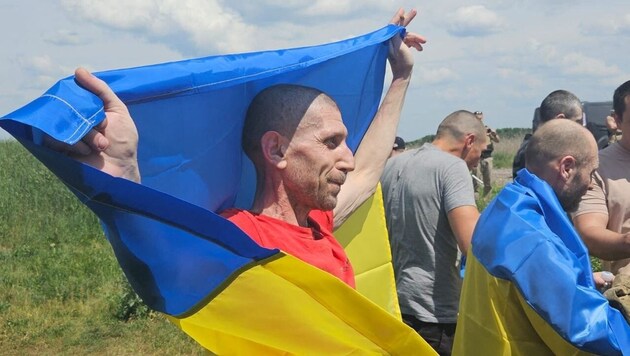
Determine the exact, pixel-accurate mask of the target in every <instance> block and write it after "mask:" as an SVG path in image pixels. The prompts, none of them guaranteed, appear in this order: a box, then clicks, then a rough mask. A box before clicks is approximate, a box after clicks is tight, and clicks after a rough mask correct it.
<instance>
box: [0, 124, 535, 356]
mask: <svg viewBox="0 0 630 356" xmlns="http://www.w3.org/2000/svg"><path fill="white" fill-rule="evenodd" d="M499 134H500V135H502V140H501V142H500V143H499V144H497V145H496V147H495V154H494V157H495V159H494V162H495V167H497V168H498V169H501V168H504V169H505V168H510V167H511V164H512V157H513V155H514V152H516V150H517V148H518V147H519V145H520V142H521V140H522V136H523V135H522V134H520V133H518V134H514V135H508V134H502V133H501V131H499ZM501 188H502V186H500V185H495V186H494V187H493V189H492V193H491V194H490V195H489V196H488V197H487V198H486V199H484V200H483V201H479V205H480V208H481V209H483V207H484V206H485V205H486V204H487V202H488V201H489V200H490V199H491V198H492V197H493V196H494V195H495V194H496V193H497V192H498V191H499V190H500V189H501ZM0 354H2V355H35V354H38V355H39V354H44V355H52V354H54V355H58V354H59V355H75V354H80V355H84V354H107V355H156V354H166V355H201V354H205V351H204V350H203V349H202V348H201V347H199V346H198V345H197V344H196V343H195V342H194V341H192V340H191V339H189V338H188V336H186V335H185V334H183V333H182V332H181V331H179V330H178V329H177V328H176V327H175V326H173V325H172V324H170V323H169V322H168V321H166V319H165V318H164V317H163V316H161V315H160V314H157V313H153V312H150V311H148V310H147V308H146V307H145V306H144V304H142V303H141V302H140V301H139V300H138V299H137V297H136V296H135V294H134V293H133V292H132V291H131V290H130V287H129V285H128V283H127V282H126V281H125V279H124V277H123V275H122V271H121V270H120V267H119V266H118V263H117V262H116V260H115V258H114V255H113V252H112V250H111V247H110V246H109V244H108V243H107V241H106V239H105V237H104V235H103V232H102V230H101V228H100V226H99V224H98V221H97V219H96V217H95V216H94V215H93V214H92V213H91V212H90V211H89V210H88V209H87V208H85V207H84V206H83V205H82V204H81V203H79V201H78V200H77V199H76V198H75V197H74V196H73V195H72V194H71V193H70V192H69V191H68V190H67V189H66V188H65V186H63V185H62V184H61V183H60V182H59V181H58V179H57V178H56V177H54V176H53V175H52V174H51V173H50V172H49V171H48V170H47V169H46V168H45V167H43V166H42V165H41V164H40V163H39V162H38V161H36V160H35V159H34V158H33V157H32V156H31V155H30V154H29V153H28V152H27V151H26V150H24V149H23V148H22V146H20V145H19V144H18V143H17V142H14V141H0Z"/></svg>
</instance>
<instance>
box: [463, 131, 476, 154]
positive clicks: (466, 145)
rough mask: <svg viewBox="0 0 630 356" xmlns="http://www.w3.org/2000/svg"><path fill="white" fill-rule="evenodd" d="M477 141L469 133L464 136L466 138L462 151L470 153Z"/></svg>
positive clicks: (473, 135)
mask: <svg viewBox="0 0 630 356" xmlns="http://www.w3.org/2000/svg"><path fill="white" fill-rule="evenodd" d="M476 140H477V137H476V136H475V134H472V133H469V134H466V138H465V139H464V149H465V150H466V151H470V150H471V149H472V146H473V145H474V144H475V142H476Z"/></svg>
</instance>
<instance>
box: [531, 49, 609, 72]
mask: <svg viewBox="0 0 630 356" xmlns="http://www.w3.org/2000/svg"><path fill="white" fill-rule="evenodd" d="M536 50H537V53H538V54H540V57H541V58H542V59H544V61H545V63H546V64H547V65H548V66H551V67H553V68H556V69H557V70H559V71H561V72H562V73H564V74H568V75H577V76H588V77H596V78H602V77H610V76H618V75H619V74H620V73H621V69H620V68H619V67H618V66H616V65H609V64H607V63H606V61H605V59H606V57H605V56H604V57H592V56H587V55H585V54H583V53H579V52H565V51H564V50H561V49H558V48H557V47H555V46H553V45H539V46H538V47H537V48H536Z"/></svg>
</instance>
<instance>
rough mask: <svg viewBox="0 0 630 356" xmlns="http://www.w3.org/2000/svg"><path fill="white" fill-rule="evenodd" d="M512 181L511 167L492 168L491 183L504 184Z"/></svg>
mask: <svg viewBox="0 0 630 356" xmlns="http://www.w3.org/2000/svg"><path fill="white" fill-rule="evenodd" d="M511 181H512V168H493V169H492V185H497V186H500V187H502V186H504V185H505V184H506V183H509V182H511Z"/></svg>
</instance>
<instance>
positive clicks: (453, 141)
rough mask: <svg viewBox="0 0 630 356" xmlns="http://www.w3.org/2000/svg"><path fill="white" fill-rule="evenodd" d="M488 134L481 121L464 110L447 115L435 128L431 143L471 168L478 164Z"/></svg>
mask: <svg viewBox="0 0 630 356" xmlns="http://www.w3.org/2000/svg"><path fill="white" fill-rule="evenodd" d="M487 143H488V136H487V135H486V128H485V126H484V125H483V122H482V121H481V120H479V119H477V118H476V117H475V115H474V114H473V113H471V112H470V111H466V110H459V111H455V112H454V113H452V114H450V115H448V116H447V117H446V118H444V120H442V123H440V126H439V127H438V129H437V133H436V134H435V139H434V140H433V144H434V145H435V146H437V147H438V148H440V149H441V150H443V151H445V152H449V153H451V154H453V155H455V156H457V157H459V158H461V159H463V160H464V161H465V162H466V165H467V166H468V168H470V169H472V168H474V167H476V166H477V164H479V159H480V157H481V151H483V150H485V149H486V146H487Z"/></svg>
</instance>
